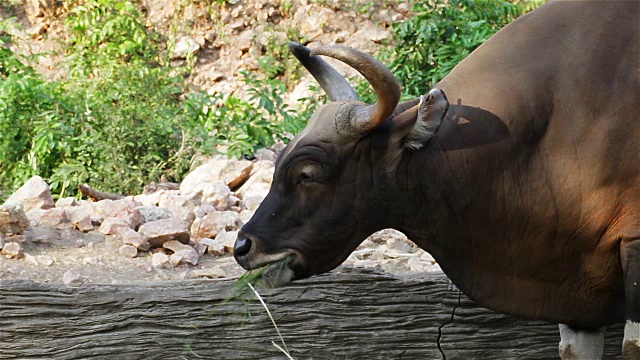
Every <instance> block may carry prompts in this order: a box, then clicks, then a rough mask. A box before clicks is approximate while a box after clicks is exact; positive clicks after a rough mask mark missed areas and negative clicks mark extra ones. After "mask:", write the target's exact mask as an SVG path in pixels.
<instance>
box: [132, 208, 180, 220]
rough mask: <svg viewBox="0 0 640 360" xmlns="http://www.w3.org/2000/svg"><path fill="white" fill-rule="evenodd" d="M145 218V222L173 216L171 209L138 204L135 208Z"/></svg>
mask: <svg viewBox="0 0 640 360" xmlns="http://www.w3.org/2000/svg"><path fill="white" fill-rule="evenodd" d="M136 209H137V210H138V211H140V213H141V214H142V216H143V217H144V219H145V222H151V221H156V220H162V219H168V218H170V217H173V216H174V215H173V211H171V210H170V209H167V208H161V207H157V206H138V207H137V208H136Z"/></svg>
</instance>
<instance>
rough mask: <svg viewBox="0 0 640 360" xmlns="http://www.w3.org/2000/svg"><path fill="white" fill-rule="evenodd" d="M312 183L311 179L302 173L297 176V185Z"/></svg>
mask: <svg viewBox="0 0 640 360" xmlns="http://www.w3.org/2000/svg"><path fill="white" fill-rule="evenodd" d="M312 182H313V179H312V178H311V176H310V175H309V174H307V173H304V172H303V173H301V174H300V175H299V176H298V180H297V181H296V183H297V184H298V185H308V184H310V183H312Z"/></svg>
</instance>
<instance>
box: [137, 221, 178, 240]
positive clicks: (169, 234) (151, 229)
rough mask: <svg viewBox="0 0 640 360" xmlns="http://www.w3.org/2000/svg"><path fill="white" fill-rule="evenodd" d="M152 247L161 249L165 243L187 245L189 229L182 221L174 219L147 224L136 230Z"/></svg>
mask: <svg viewBox="0 0 640 360" xmlns="http://www.w3.org/2000/svg"><path fill="white" fill-rule="evenodd" d="M138 232H139V233H140V234H141V235H142V236H144V237H145V239H146V240H147V241H148V242H149V243H150V244H151V246H152V247H161V246H163V244H164V243H165V242H167V241H171V240H177V241H179V242H181V243H183V244H187V243H189V229H188V228H187V224H186V223H185V222H184V221H181V220H179V219H176V218H170V219H162V220H157V221H152V222H148V223H146V224H144V225H142V226H140V229H138Z"/></svg>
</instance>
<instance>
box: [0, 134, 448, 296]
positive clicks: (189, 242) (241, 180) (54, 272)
mask: <svg viewBox="0 0 640 360" xmlns="http://www.w3.org/2000/svg"><path fill="white" fill-rule="evenodd" d="M282 147H283V144H279V145H277V146H276V147H275V148H274V149H273V150H267V149H264V150H261V151H260V152H258V154H257V156H256V159H255V160H252V161H249V160H230V159H227V158H224V157H222V156H218V157H215V158H211V159H209V160H208V161H206V162H205V163H204V164H202V165H201V166H199V167H198V168H196V169H195V170H194V171H192V172H191V173H190V174H189V175H188V176H187V177H186V178H185V179H184V181H183V182H182V183H181V184H173V183H161V184H150V185H149V186H147V187H146V189H145V192H144V193H143V194H140V195H136V196H129V197H118V196H116V199H103V200H99V201H89V200H80V201H77V200H76V199H74V198H63V199H60V200H58V201H57V202H55V203H54V201H53V198H52V197H51V193H50V191H49V186H48V185H47V184H46V183H45V182H44V181H43V180H42V179H41V178H40V177H34V178H32V179H30V180H29V181H28V182H27V183H26V184H25V185H24V186H23V187H21V188H20V189H19V190H18V191H16V192H15V193H14V194H13V195H12V196H11V197H10V198H9V199H8V200H7V201H6V202H5V203H4V204H3V205H2V206H0V249H1V250H0V253H1V255H2V256H1V257H0V279H30V280H35V281H39V282H53V283H59V282H63V283H65V284H68V285H79V284H83V283H134V282H139V281H159V280H167V279H188V278H198V277H207V278H228V277H234V276H237V275H240V274H242V273H243V270H242V269H241V268H240V267H239V266H238V265H237V264H236V263H235V261H234V259H233V256H232V255H231V252H232V248H233V243H234V241H235V238H236V235H237V232H238V230H239V228H240V227H241V226H242V225H243V224H244V223H245V222H247V221H248V220H249V219H250V218H251V216H252V215H253V212H254V211H255V209H256V208H257V207H258V205H259V204H260V202H261V201H262V199H263V198H264V197H265V196H266V194H267V192H268V190H269V187H270V185H271V180H272V178H273V170H274V160H275V157H276V153H277V151H279V150H281V149H282ZM89 196H95V193H92V192H89ZM101 196H102V195H101ZM345 265H351V266H357V267H358V266H360V267H376V268H382V269H385V270H387V271H389V272H393V273H407V272H422V271H437V270H439V267H438V265H437V264H435V262H434V261H433V258H431V256H430V255H429V254H427V253H426V252H424V251H423V250H421V249H419V248H417V247H416V246H415V245H413V243H412V242H410V241H409V240H408V239H407V238H406V237H405V236H404V235H403V234H401V233H399V232H397V231H393V230H383V231H380V232H378V233H376V234H374V235H373V236H371V237H370V238H368V239H367V240H365V241H364V242H363V244H362V245H361V246H360V247H359V248H358V249H357V250H356V251H355V252H354V253H353V254H352V255H351V256H350V257H349V259H348V260H347V261H346V262H345Z"/></svg>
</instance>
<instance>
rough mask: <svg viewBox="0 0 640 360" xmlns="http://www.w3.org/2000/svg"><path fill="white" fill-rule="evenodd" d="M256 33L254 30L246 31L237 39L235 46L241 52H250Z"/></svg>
mask: <svg viewBox="0 0 640 360" xmlns="http://www.w3.org/2000/svg"><path fill="white" fill-rule="evenodd" d="M254 37H255V33H254V31H253V30H245V31H243V32H242V33H241V34H240V36H238V37H237V38H236V42H235V44H234V46H235V47H236V48H237V49H239V50H241V51H248V50H249V49H251V45H252V44H253V38H254Z"/></svg>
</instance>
